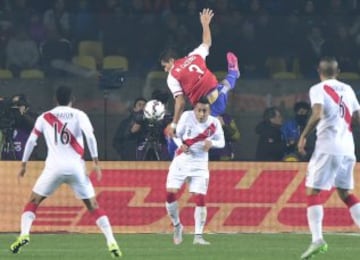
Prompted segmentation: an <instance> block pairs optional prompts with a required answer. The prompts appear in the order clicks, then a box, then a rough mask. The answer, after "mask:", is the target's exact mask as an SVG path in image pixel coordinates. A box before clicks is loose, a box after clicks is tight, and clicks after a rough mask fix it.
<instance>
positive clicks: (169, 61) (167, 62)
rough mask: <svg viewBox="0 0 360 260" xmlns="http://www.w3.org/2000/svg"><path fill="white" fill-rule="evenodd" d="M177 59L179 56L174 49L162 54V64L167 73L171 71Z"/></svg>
mask: <svg viewBox="0 0 360 260" xmlns="http://www.w3.org/2000/svg"><path fill="white" fill-rule="evenodd" d="M176 58H177V54H176V52H175V51H174V50H173V49H167V50H165V51H163V52H162V53H161V54H160V64H161V66H162V67H163V68H164V71H165V72H169V71H170V69H171V68H172V66H173V65H174V61H175V59H176Z"/></svg>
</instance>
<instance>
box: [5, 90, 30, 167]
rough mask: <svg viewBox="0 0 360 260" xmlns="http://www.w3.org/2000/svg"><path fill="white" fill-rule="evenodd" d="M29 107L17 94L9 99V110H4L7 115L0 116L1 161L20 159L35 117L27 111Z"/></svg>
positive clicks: (23, 98) (24, 98)
mask: <svg viewBox="0 0 360 260" xmlns="http://www.w3.org/2000/svg"><path fill="white" fill-rule="evenodd" d="M29 107H30V105H29V103H28V102H27V100H26V96H25V95H23V94H19V95H15V96H13V97H11V99H10V103H9V108H7V109H6V112H7V113H6V115H2V119H1V129H0V130H1V132H2V137H3V143H2V145H1V146H2V149H1V159H2V160H21V159H22V155H23V152H24V148H25V144H26V141H27V139H28V137H29V135H30V133H31V131H32V129H33V127H34V124H35V120H36V117H37V115H36V114H35V113H33V112H32V111H30V110H29ZM2 108H3V107H2ZM4 117H5V118H4Z"/></svg>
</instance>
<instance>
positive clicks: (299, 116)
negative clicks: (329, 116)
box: [294, 101, 311, 125]
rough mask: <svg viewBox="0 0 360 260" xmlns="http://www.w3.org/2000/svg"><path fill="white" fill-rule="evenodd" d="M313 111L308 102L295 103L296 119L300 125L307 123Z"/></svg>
mask: <svg viewBox="0 0 360 260" xmlns="http://www.w3.org/2000/svg"><path fill="white" fill-rule="evenodd" d="M310 111H311V106H310V104H309V103H308V102H305V101H299V102H296V103H295V105H294V113H295V120H296V122H297V123H298V124H299V125H305V124H306V121H307V119H308V116H309V114H310Z"/></svg>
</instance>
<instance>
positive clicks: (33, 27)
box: [29, 12, 46, 46]
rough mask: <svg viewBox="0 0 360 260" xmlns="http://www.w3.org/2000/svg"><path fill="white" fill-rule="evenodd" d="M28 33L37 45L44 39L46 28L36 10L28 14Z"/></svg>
mask: <svg viewBox="0 0 360 260" xmlns="http://www.w3.org/2000/svg"><path fill="white" fill-rule="evenodd" d="M29 33H30V37H31V39H33V40H34V41H35V42H36V44H37V45H38V46H39V45H40V43H42V42H43V41H45V39H46V30H45V27H44V24H43V23H42V20H41V17H40V15H39V14H38V13H37V12H33V13H32V14H31V16H30V25H29Z"/></svg>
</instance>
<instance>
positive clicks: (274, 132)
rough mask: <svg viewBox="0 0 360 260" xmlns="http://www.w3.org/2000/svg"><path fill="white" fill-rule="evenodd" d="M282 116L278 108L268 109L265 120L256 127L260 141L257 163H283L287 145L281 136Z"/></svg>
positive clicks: (257, 150) (257, 148)
mask: <svg viewBox="0 0 360 260" xmlns="http://www.w3.org/2000/svg"><path fill="white" fill-rule="evenodd" d="M281 124H282V116H281V113H280V111H279V109H277V108H276V107H270V108H267V109H266V110H265V111H264V114H263V120H262V121H261V122H260V123H259V124H258V125H257V126H256V133H257V134H258V135H259V140H258V143H257V147H256V156H255V157H256V160H257V161H281V160H282V159H283V157H284V155H285V151H286V145H285V142H284V140H283V137H282V134H281V130H280V128H281Z"/></svg>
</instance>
